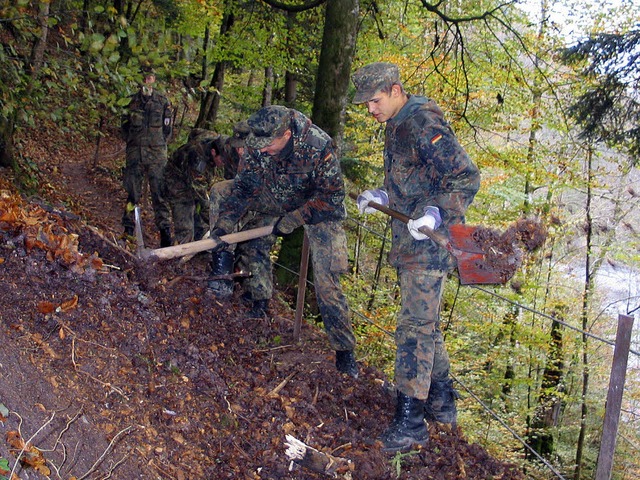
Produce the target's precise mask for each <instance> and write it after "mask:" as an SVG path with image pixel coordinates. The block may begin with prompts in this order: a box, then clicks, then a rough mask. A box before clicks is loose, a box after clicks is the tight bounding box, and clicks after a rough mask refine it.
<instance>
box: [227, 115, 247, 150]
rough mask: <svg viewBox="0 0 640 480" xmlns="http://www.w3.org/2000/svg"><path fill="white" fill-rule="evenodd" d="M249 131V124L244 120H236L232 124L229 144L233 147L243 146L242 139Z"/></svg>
mask: <svg viewBox="0 0 640 480" xmlns="http://www.w3.org/2000/svg"><path fill="white" fill-rule="evenodd" d="M249 133H251V128H250V127H249V124H248V123H247V122H245V121H242V122H238V123H236V124H235V125H234V126H233V135H231V137H229V145H231V146H232V147H233V148H241V147H244V141H245V140H246V138H247V135H249Z"/></svg>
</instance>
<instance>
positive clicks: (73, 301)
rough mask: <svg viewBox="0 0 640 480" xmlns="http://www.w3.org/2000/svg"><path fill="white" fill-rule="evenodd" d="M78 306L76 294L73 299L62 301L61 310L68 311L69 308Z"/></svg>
mask: <svg viewBox="0 0 640 480" xmlns="http://www.w3.org/2000/svg"><path fill="white" fill-rule="evenodd" d="M77 306H78V295H74V296H73V298H72V299H70V300H67V301H66V302H62V303H61V304H60V311H61V312H68V311H69V310H73V309H74V308H76V307H77Z"/></svg>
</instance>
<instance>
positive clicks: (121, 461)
mask: <svg viewBox="0 0 640 480" xmlns="http://www.w3.org/2000/svg"><path fill="white" fill-rule="evenodd" d="M130 456H131V455H125V456H124V457H122V458H121V459H120V460H118V461H117V462H116V463H114V464H113V465H111V466H110V467H109V471H108V472H107V474H106V475H105V476H104V477H102V478H101V479H99V480H107V478H111V475H113V472H114V471H115V470H116V468H118V467H119V466H120V465H122V464H123V463H124V462H125V460H126V459H127V458H129V457H130Z"/></svg>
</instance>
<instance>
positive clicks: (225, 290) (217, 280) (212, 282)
mask: <svg viewBox="0 0 640 480" xmlns="http://www.w3.org/2000/svg"><path fill="white" fill-rule="evenodd" d="M234 259H235V257H234V254H233V252H230V251H229V250H220V251H217V252H213V253H212V254H211V272H210V273H209V280H208V282H207V286H208V287H209V290H211V292H212V293H213V294H214V295H215V296H216V297H218V298H228V297H230V296H231V295H232V294H233V280H232V279H231V278H229V277H228V278H222V277H225V276H228V275H231V273H233V263H234Z"/></svg>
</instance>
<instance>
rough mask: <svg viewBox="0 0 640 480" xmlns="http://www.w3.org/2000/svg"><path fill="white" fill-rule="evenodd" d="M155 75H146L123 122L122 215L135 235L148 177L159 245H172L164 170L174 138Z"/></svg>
mask: <svg viewBox="0 0 640 480" xmlns="http://www.w3.org/2000/svg"><path fill="white" fill-rule="evenodd" d="M155 81H156V76H155V74H154V73H153V72H152V71H149V70H147V71H146V72H145V73H144V83H143V84H142V86H141V87H140V91H139V92H138V93H136V94H135V95H133V96H132V97H131V101H130V102H129V106H128V107H127V114H126V115H124V116H123V119H122V134H123V137H124V139H125V140H126V142H127V149H126V157H127V158H126V161H127V163H126V166H125V168H124V171H123V183H124V188H125V190H126V191H127V204H126V206H125V210H124V214H123V215H122V225H123V226H124V230H125V234H127V235H133V233H134V227H135V220H134V208H135V206H136V205H137V204H138V203H139V202H140V198H141V196H142V181H143V179H144V177H145V176H146V177H147V180H148V182H149V190H150V192H151V203H152V205H153V211H154V215H155V224H156V227H157V228H158V230H160V245H161V246H162V247H168V246H170V245H171V243H172V241H171V216H170V213H169V205H168V203H167V202H166V200H165V198H164V195H165V186H164V168H165V165H166V164H167V142H168V140H169V138H170V137H171V131H172V116H171V104H170V102H169V100H168V99H167V97H165V96H164V95H163V94H162V93H160V92H158V91H157V90H155V89H154V88H153V86H154V83H155Z"/></svg>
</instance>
